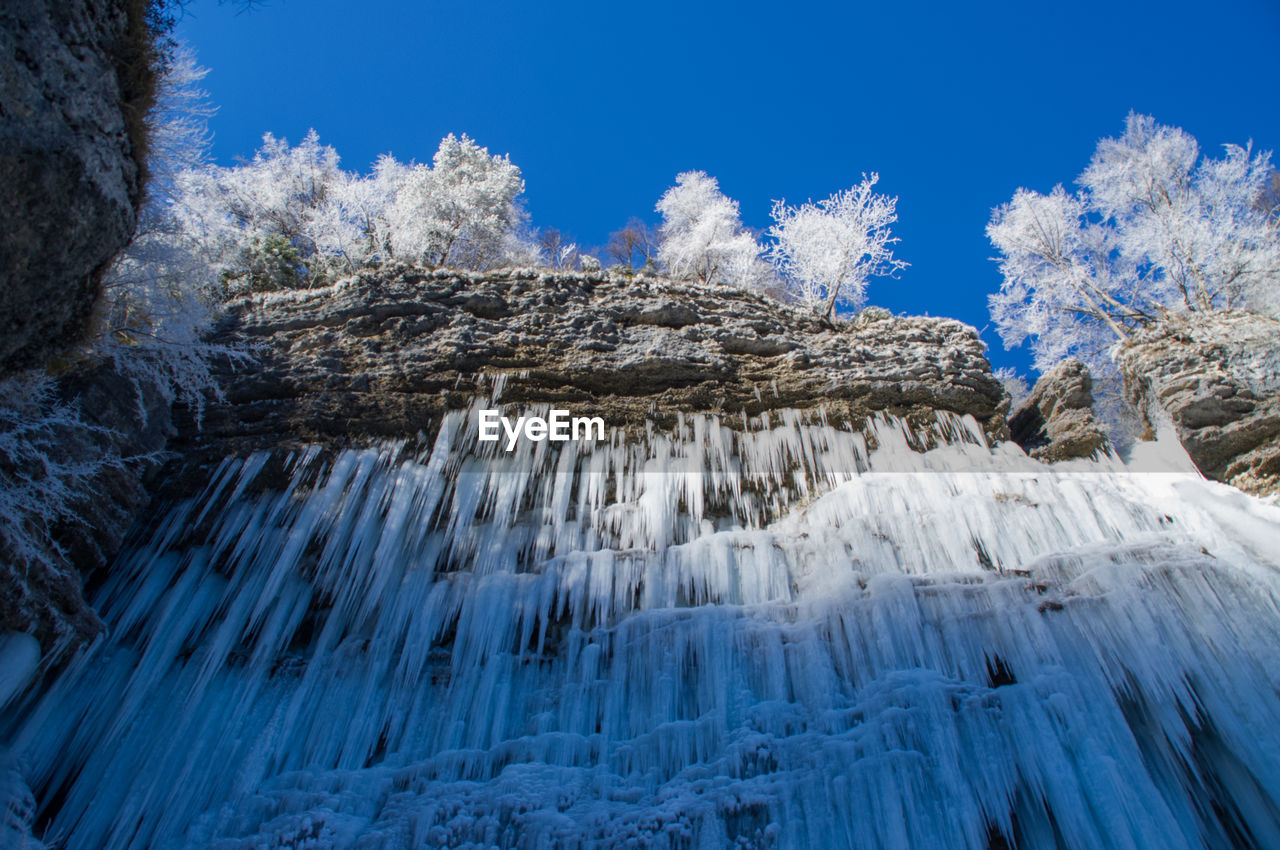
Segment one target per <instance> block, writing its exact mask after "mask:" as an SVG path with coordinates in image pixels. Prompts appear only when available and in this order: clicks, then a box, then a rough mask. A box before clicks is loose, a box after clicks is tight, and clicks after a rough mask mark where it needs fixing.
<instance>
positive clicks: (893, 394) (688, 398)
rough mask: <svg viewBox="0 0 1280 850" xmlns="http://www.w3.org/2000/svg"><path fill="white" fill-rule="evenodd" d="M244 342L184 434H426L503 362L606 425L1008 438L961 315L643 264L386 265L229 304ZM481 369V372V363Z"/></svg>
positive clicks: (531, 385)
mask: <svg viewBox="0 0 1280 850" xmlns="http://www.w3.org/2000/svg"><path fill="white" fill-rule="evenodd" d="M220 334H221V337H222V340H223V341H229V342H230V341H236V340H242V341H246V342H248V343H249V344H256V345H257V346H258V356H259V361H260V365H259V366H258V367H256V368H248V369H247V368H241V369H239V370H238V371H229V372H228V374H227V377H226V398H227V403H226V404H223V405H217V406H214V407H212V408H210V409H209V410H207V411H206V414H205V419H204V425H203V429H202V430H201V431H200V432H199V433H197V434H195V437H194V439H195V440H196V441H197V442H199V443H201V444H204V445H211V444H217V446H218V449H217V451H218V452H219V453H221V452H224V451H227V450H229V449H228V446H229V445H230V446H234V447H237V448H248V447H253V446H255V445H261V444H270V445H278V444H279V443H280V441H281V440H282V439H286V435H287V438H291V439H297V440H301V441H309V440H311V441H314V440H320V441H332V440H350V439H357V440H358V439H367V438H368V437H391V436H397V437H410V436H412V435H414V434H416V433H419V432H425V433H427V434H430V433H431V428H432V424H433V423H434V422H436V421H438V419H439V418H440V415H441V414H442V412H443V411H445V410H448V409H451V408H457V407H460V406H463V405H465V404H466V403H468V402H469V401H470V399H471V398H473V397H474V396H475V394H477V393H482V392H487V390H486V389H485V388H486V387H487V386H490V385H491V383H492V378H493V376H495V375H502V376H505V377H504V378H503V380H504V381H505V388H504V389H503V392H502V401H503V402H504V403H518V404H536V403H555V404H558V405H562V406H567V407H570V408H573V407H575V406H576V407H578V408H583V407H585V406H589V408H590V410H592V411H593V415H601V416H603V417H605V419H606V420H607V421H608V422H609V423H610V425H611V426H612V425H627V424H629V423H634V424H640V425H641V426H643V423H644V422H645V421H646V420H652V421H654V422H655V423H657V424H658V425H660V426H661V425H664V424H669V423H672V422H674V420H675V417H676V416H677V415H678V414H680V413H689V412H712V413H714V412H721V413H724V414H729V415H732V416H740V415H741V414H742V413H743V412H744V411H745V412H746V414H748V415H752V416H754V415H759V414H761V413H762V412H765V411H770V410H776V409H781V408H800V409H812V408H816V407H817V406H819V405H823V406H824V409H825V410H826V413H827V415H828V416H829V417H831V418H832V419H834V420H840V419H845V420H851V419H855V418H862V417H865V416H867V415H869V414H870V413H872V412H874V411H886V412H890V413H894V414H898V415H901V416H904V417H906V418H908V419H911V418H912V417H921V418H929V419H930V420H932V417H933V416H934V412H935V411H937V410H948V411H954V412H956V413H960V414H970V415H972V416H973V417H975V418H976V419H977V421H978V422H980V423H982V424H983V426H984V428H986V429H987V430H988V432H989V433H990V434H991V435H992V436H993V437H1002V436H1004V435H1005V427H1004V413H1005V410H1006V409H1007V403H1008V402H1007V396H1006V395H1005V393H1004V391H1003V388H1002V387H1001V385H1000V383H999V382H998V381H997V380H996V379H995V378H994V377H992V374H991V369H990V366H989V364H988V362H987V360H986V359H985V357H984V355H983V350H984V349H983V344H982V342H981V340H980V339H979V338H978V336H977V333H976V331H974V329H973V328H971V327H969V326H967V325H964V324H962V323H960V322H957V321H953V320H949V319H936V318H922V317H915V318H901V317H894V316H891V315H888V314H887V313H886V314H872V313H868V314H866V315H865V316H864V317H862V318H861V320H859V321H855V322H853V323H850V324H847V325H842V326H839V327H837V326H835V325H832V324H830V323H827V322H823V321H821V320H819V319H817V318H815V317H814V316H813V315H811V314H808V313H806V312H803V311H800V310H797V309H793V308H790V307H787V306H784V305H782V304H779V303H778V302H776V301H773V300H772V299H768V298H764V297H761V296H757V295H754V294H751V293H747V292H743V291H738V290H732V289H728V288H707V287H698V286H691V285H685V284H678V283H673V282H670V281H666V280H662V279H656V278H648V277H644V276H636V277H629V276H622V275H616V276H610V275H605V274H598V273H597V274H572V273H568V274H566V273H539V272H536V271H514V272H500V273H493V274H487V275H481V274H466V273H457V272H452V271H436V272H430V271H425V270H421V269H416V268H409V267H397V268H394V269H383V270H380V271H379V270H375V271H368V272H363V273H361V274H360V275H359V276H357V277H355V278H353V279H351V280H348V281H344V282H342V283H341V284H339V285H338V286H336V287H334V288H332V289H327V290H319V291H310V292H308V291H300V292H299V291H295V292H287V293H277V294H268V295H259V296H253V297H251V298H248V299H245V300H242V301H238V302H234V303H232V304H231V305H229V311H228V316H227V319H226V321H225V323H224V326H223V327H222V329H221V331H220ZM485 376H488V377H487V378H486V377H485Z"/></svg>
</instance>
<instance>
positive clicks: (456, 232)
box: [389, 133, 524, 268]
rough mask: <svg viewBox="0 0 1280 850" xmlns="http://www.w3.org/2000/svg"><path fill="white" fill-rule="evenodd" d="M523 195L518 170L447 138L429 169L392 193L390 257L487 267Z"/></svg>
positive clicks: (464, 141) (412, 174)
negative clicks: (392, 254)
mask: <svg viewBox="0 0 1280 850" xmlns="http://www.w3.org/2000/svg"><path fill="white" fill-rule="evenodd" d="M523 191H524V180H522V179H521V177H520V169H519V168H517V167H516V166H515V165H513V164H512V163H511V161H510V160H509V159H508V158H507V157H505V156H496V155H495V156H491V155H490V154H489V151H488V149H487V148H483V147H480V146H479V145H477V144H476V143H475V142H474V141H472V140H471V139H469V138H468V137H467V136H466V135H465V134H464V135H463V136H462V138H457V137H455V136H454V135H453V134H452V133H451V134H449V135H448V136H446V137H445V138H444V140H443V141H441V142H440V148H439V150H437V151H436V154H435V157H434V159H433V160H432V167H431V168H427V167H426V166H422V165H419V166H415V167H413V168H411V169H410V170H409V173H408V174H407V175H406V176H405V178H404V182H403V184H402V185H401V186H400V187H399V190H398V191H397V192H396V195H395V200H394V201H393V203H392V205H391V208H390V211H389V219H390V235H391V247H392V251H393V253H395V254H397V255H399V256H402V257H406V258H414V259H417V260H420V261H421V262H424V263H426V264H427V265H432V266H442V265H456V266H467V267H470V268H485V267H487V266H490V265H493V264H495V263H497V262H498V261H499V260H500V259H501V256H502V252H503V246H504V240H505V238H506V236H507V234H508V232H509V231H510V230H511V229H512V227H514V226H515V225H516V224H518V223H519V221H520V210H519V208H518V207H517V206H516V197H517V196H519V195H520V193H521V192H523Z"/></svg>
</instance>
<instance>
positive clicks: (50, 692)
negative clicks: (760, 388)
mask: <svg viewBox="0 0 1280 850" xmlns="http://www.w3.org/2000/svg"><path fill="white" fill-rule="evenodd" d="M501 389H502V378H501V377H499V378H498V379H497V380H495V381H494V384H493V387H492V388H491V395H490V396H489V398H486V399H484V400H483V401H482V402H477V404H476V406H474V407H473V408H472V409H470V410H466V411H455V412H452V413H450V414H448V415H447V416H446V417H445V418H444V421H443V423H442V425H441V428H440V431H439V432H438V434H437V436H436V439H435V441H434V443H433V444H432V445H431V446H430V447H429V448H424V449H422V450H421V451H420V452H419V453H417V454H414V455H411V454H409V453H408V452H407V451H406V448H405V446H404V445H403V444H400V443H388V444H380V445H373V446H369V447H366V448H358V449H346V450H342V451H338V452H326V451H322V450H321V449H319V448H314V447H313V448H310V449H307V450H306V451H303V452H299V453H295V454H293V455H290V456H288V457H285V458H282V459H281V460H282V466H283V468H284V471H285V475H286V478H287V483H286V484H285V485H284V486H283V488H282V489H279V490H264V489H263V488H262V487H261V485H260V483H259V482H260V481H261V480H262V475H263V473H264V471H265V470H266V469H268V468H269V467H271V468H275V467H274V466H273V464H274V461H275V459H274V458H273V457H272V456H271V455H269V454H265V453H264V454H256V455H252V456H250V457H248V458H242V459H228V460H226V461H223V462H222V463H221V464H220V465H219V466H218V468H217V469H215V470H214V471H213V472H212V473H211V475H210V478H209V483H208V485H207V487H206V489H205V491H204V492H203V493H201V494H200V495H198V496H196V497H194V498H192V499H189V500H185V501H182V502H178V503H175V504H172V505H170V506H168V507H167V508H166V509H165V511H166V512H165V515H164V516H163V518H162V519H161V520H160V521H158V522H156V523H154V524H153V527H152V531H151V533H150V537H149V538H148V539H145V540H142V541H140V542H139V543H137V545H136V546H135V547H134V548H133V549H131V550H130V551H129V552H127V553H125V554H124V555H123V556H122V557H121V558H120V559H119V560H118V562H117V563H116V564H115V565H114V567H113V569H112V571H111V574H110V577H109V579H108V580H107V581H106V582H105V584H104V585H103V587H102V588H101V590H100V591H99V594H98V597H97V599H96V603H97V605H98V606H99V608H100V610H101V611H102V614H103V616H104V618H105V620H106V622H107V625H108V628H109V638H107V639H103V640H100V641H99V642H98V643H97V644H95V645H94V646H93V647H90V648H88V649H87V650H85V651H84V652H82V653H81V654H80V655H79V656H77V657H76V658H74V659H73V660H72V661H71V663H70V664H69V665H68V667H67V668H66V669H65V670H64V671H63V672H62V674H61V675H60V677H59V678H57V679H56V680H55V681H53V682H52V683H51V684H50V686H49V687H48V688H47V690H46V691H45V692H44V694H43V696H42V697H41V698H40V699H39V701H37V702H34V703H32V704H28V705H24V706H22V707H21V709H22V710H21V711H20V712H11V714H12V715H13V716H14V717H22V718H23V720H22V721H21V722H13V721H11V725H10V726H9V728H8V734H7V738H8V740H9V741H11V743H12V746H13V750H14V752H15V754H17V756H18V757H19V759H20V761H19V762H18V763H19V764H21V766H22V771H23V777H24V778H25V780H26V782H27V783H28V784H29V785H30V786H31V787H32V788H33V789H35V790H36V794H37V799H38V801H39V802H40V804H41V805H43V806H44V807H45V808H44V809H43V810H42V812H41V814H40V816H39V817H40V818H41V819H43V820H49V821H50V824H51V832H50V834H51V835H53V834H56V835H59V836H61V837H63V839H64V840H65V844H66V846H73V847H79V846H92V847H106V848H112V849H113V850H114V848H142V847H184V846H190V847H205V846H218V847H225V848H235V847H246V848H248V847H264V846H265V847H296V846H309V847H354V846H359V847H410V846H460V845H483V846H500V847H516V846H606V845H607V846H614V845H617V846H629V845H634V846H640V845H652V846H690V847H691V846H721V845H729V844H731V843H732V842H734V841H737V842H739V844H740V845H742V846H815V847H840V846H858V847H906V846H910V847H947V848H952V847H973V848H986V847H987V846H988V845H989V842H990V841H991V839H992V836H993V834H996V833H1000V834H1003V835H1005V836H1007V838H1008V840H1009V843H1010V844H1014V843H1016V844H1017V845H1018V846H1021V847H1036V846H1055V845H1056V844H1057V843H1061V844H1064V845H1065V846H1069V847H1073V848H1091V847H1099V848H1101V847H1135V848H1138V847H1163V848H1179V847H1196V846H1203V845H1205V844H1208V845H1216V846H1227V845H1229V844H1230V843H1231V842H1232V841H1233V840H1235V838H1236V837H1237V836H1238V835H1241V834H1248V835H1251V836H1252V837H1253V839H1254V840H1255V841H1256V842H1258V844H1259V846H1267V845H1269V844H1274V843H1277V842H1280V808H1278V807H1277V801H1280V736H1278V735H1277V733H1276V731H1275V730H1276V729H1278V728H1280V705H1278V704H1277V700H1276V697H1275V695H1276V693H1277V690H1278V689H1280V667H1278V666H1277V664H1276V662H1275V659H1276V658H1277V657H1280V604H1278V601H1277V600H1278V598H1280V596H1278V590H1280V582H1278V581H1277V578H1276V572H1275V569H1276V567H1277V566H1278V564H1277V563H1276V561H1277V557H1278V555H1280V553H1278V552H1277V550H1276V548H1275V546H1274V541H1275V540H1276V539H1280V538H1278V537H1277V532H1280V509H1277V508H1275V507H1269V506H1267V505H1264V504H1262V503H1260V502H1257V501H1256V500H1249V499H1246V498H1245V497H1241V496H1239V495H1238V494H1236V493H1234V492H1233V491H1230V490H1228V489H1227V488H1224V487H1220V486H1217V485H1213V484H1209V483H1207V482H1204V481H1202V480H1200V479H1199V478H1198V477H1197V476H1195V475H1194V474H1192V473H1188V472H1173V473H1167V474H1160V475H1156V474H1150V473H1145V472H1135V471H1131V470H1129V469H1126V468H1125V467H1124V466H1123V465H1122V464H1121V463H1120V462H1119V461H1118V459H1116V458H1114V457H1112V458H1107V459H1102V460H1100V461H1096V462H1079V463H1077V464H1074V465H1072V466H1069V467H1058V468H1052V469H1051V468H1049V467H1046V466H1043V465H1041V464H1039V463H1037V462H1034V461H1031V460H1029V459H1027V458H1026V457H1025V456H1022V455H1021V454H1020V453H1016V452H1011V451H1010V450H1009V449H1008V448H1007V447H1004V446H997V447H995V448H991V447H989V446H988V445H987V443H986V440H985V436H984V435H983V432H982V429H981V427H980V426H979V425H978V423H977V422H975V421H974V420H973V419H972V418H970V417H962V416H958V415H953V414H946V413H943V414H940V415H939V416H938V417H937V419H936V421H935V422H934V423H932V424H928V425H924V426H921V425H919V424H918V423H917V426H914V427H913V426H911V425H909V424H908V423H907V422H905V421H903V420H900V419H897V418H894V417H892V416H888V415H883V416H878V417H876V418H875V419H874V420H873V421H872V422H870V423H869V425H868V427H867V431H866V435H865V436H864V434H863V433H862V432H861V431H860V430H858V429H850V428H849V427H847V426H842V427H838V428H837V427H834V426H832V425H830V424H829V422H828V420H827V416H826V413H825V411H822V410H818V411H809V412H802V411H794V410H781V411H773V412H771V413H770V412H766V413H764V414H761V416H759V417H746V416H745V415H744V416H743V417H733V426H732V427H731V426H730V425H729V424H728V422H727V421H721V420H720V419H719V418H718V417H716V416H711V415H696V416H680V417H678V418H677V419H678V421H677V422H676V424H675V426H674V428H673V429H672V430H670V431H664V430H662V429H660V428H658V427H656V426H654V425H653V424H652V423H649V424H648V425H646V427H645V428H644V429H638V428H636V429H632V430H630V431H625V430H623V429H618V430H615V431H614V432H613V433H612V434H611V435H609V437H608V438H607V439H606V440H603V441H594V442H584V443H574V442H568V443H551V442H542V443H530V442H527V441H522V442H521V444H520V445H519V446H518V447H517V448H516V449H515V450H514V451H512V452H509V453H508V452H506V451H504V450H503V449H502V448H500V447H498V446H496V445H495V444H492V443H478V442H477V441H476V440H475V423H476V417H477V416H478V410H479V409H480V407H482V406H483V405H484V404H490V403H493V402H496V400H497V398H498V395H499V394H500V392H501ZM527 412H529V413H533V414H535V415H541V414H545V409H535V410H530V411H527ZM869 443H870V444H871V445H874V446H875V447H876V448H875V449H874V450H869V449H868V445H869ZM924 448H928V450H927V451H922V450H921V449H924ZM1063 469H1065V470H1067V471H1062V470H1063ZM5 646H6V647H7V646H9V644H5ZM19 649H20V647H19ZM17 651H18V650H14V652H17ZM5 652H8V651H7V650H5ZM10 655H12V653H9V654H6V655H5V656H4V657H5V658H9V657H10ZM13 657H16V655H14V656H13ZM19 666H20V665H17V664H14V665H8V667H9V668H11V669H14V670H16V669H18V668H19ZM11 784H12V783H11ZM19 787H20V785H18V784H15V785H14V788H19ZM15 794H18V792H17V791H14V792H13V794H11V795H10V797H11V799H12V798H14V797H13V795H15ZM12 805H18V804H11V806H12ZM19 808H20V806H19ZM28 820H29V819H28Z"/></svg>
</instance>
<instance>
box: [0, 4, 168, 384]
mask: <svg viewBox="0 0 1280 850" xmlns="http://www.w3.org/2000/svg"><path fill="white" fill-rule="evenodd" d="M145 6H146V4H145V3H143V2H129V0H6V2H5V3H3V4H0V377H3V376H4V375H6V374H9V373H11V372H13V371H14V370H16V369H21V368H25V367H30V366H40V365H43V363H44V362H45V361H46V360H47V359H48V358H49V357H51V356H53V355H55V354H57V353H58V352H59V351H61V350H63V349H65V348H66V347H67V346H69V345H72V344H74V343H76V342H78V341H79V339H80V338H81V336H82V334H83V332H84V330H85V327H86V323H87V321H88V319H89V317H90V314H91V312H92V309H93V305H94V302H95V300H96V298H97V293H98V281H99V276H100V274H101V272H102V270H103V268H104V266H105V265H106V264H107V263H109V262H110V261H111V259H112V258H113V257H114V256H115V255H116V253H117V252H119V251H120V250H121V249H122V248H123V247H124V246H125V245H126V244H127V243H128V241H129V239H130V237H131V236H132V234H133V231H134V227H135V224H136V218H137V205H138V203H139V199H140V196H141V182H142V181H141V174H142V169H141V167H140V162H139V158H140V156H141V153H140V150H139V148H140V143H141V141H142V133H143V131H142V127H143V123H142V119H143V114H144V113H145V111H146V108H147V106H148V104H149V100H150V96H151V92H150V71H149V70H148V67H149V66H148V62H149V57H150V49H151V48H150V36H149V31H148V29H147V26H146V23H145V21H144V20H143V16H144V13H145Z"/></svg>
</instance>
